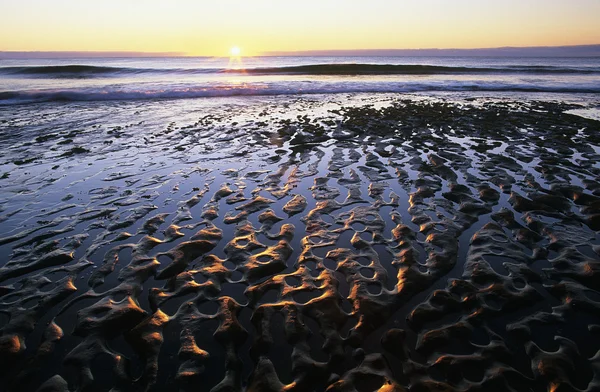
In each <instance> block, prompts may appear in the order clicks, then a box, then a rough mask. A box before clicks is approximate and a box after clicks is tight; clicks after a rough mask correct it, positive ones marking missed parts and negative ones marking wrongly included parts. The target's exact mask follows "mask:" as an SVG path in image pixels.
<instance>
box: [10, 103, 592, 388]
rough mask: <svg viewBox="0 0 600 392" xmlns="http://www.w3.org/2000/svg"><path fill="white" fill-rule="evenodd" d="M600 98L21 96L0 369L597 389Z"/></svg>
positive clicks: (212, 381) (139, 382) (69, 375)
mask: <svg viewBox="0 0 600 392" xmlns="http://www.w3.org/2000/svg"><path fill="white" fill-rule="evenodd" d="M598 107H600V99H598V98H597V96H596V98H590V99H586V100H585V102H567V101H562V100H560V99H554V98H553V99H550V98H547V97H542V98H539V97H536V96H535V95H533V94H532V95H531V96H530V97H528V98H520V99H516V98H514V97H510V96H508V97H494V98H492V97H490V96H485V95H481V96H468V97H467V96H462V97H461V96H456V95H455V96H452V97H448V96H444V95H443V94H438V95H437V96H425V95H419V94H335V95H307V96H285V97H238V98H235V97H233V98H232V97H228V98H213V99H210V100H207V99H196V100H193V99H192V100H147V101H129V102H117V101H114V102H113V101H106V102H77V103H42V104H35V105H16V106H11V107H0V141H1V142H2V154H1V157H0V389H1V390H6V391H36V390H38V391H109V390H110V391H167V390H169V391H170V390H181V391H214V392H217V391H218V392H222V391H253V392H271V391H273V392H274V391H284V390H285V391H307V392H308V391H311V392H312V391H330V392H334V391H340V392H342V391H344V392H345V391H353V392H354V391H358V392H366V391H382V392H383V391H385V392H390V391H411V392H419V391H548V390H551V391H596V390H600V235H599V232H600V119H599V117H598V109H597V108H598Z"/></svg>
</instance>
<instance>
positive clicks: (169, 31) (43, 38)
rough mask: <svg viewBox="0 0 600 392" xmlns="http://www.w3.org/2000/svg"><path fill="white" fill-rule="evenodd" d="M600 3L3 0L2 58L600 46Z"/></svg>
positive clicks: (507, 0)
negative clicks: (15, 54)
mask: <svg viewBox="0 0 600 392" xmlns="http://www.w3.org/2000/svg"><path fill="white" fill-rule="evenodd" d="M599 15H600V0H503V1H491V0H299V1H291V0H210V1H204V0H52V1H51V0H2V1H1V2H0V51H139V52H178V53H183V54H187V55H199V56H227V55H228V54H229V51H230V49H231V48H232V47H236V46H237V47H239V48H240V49H241V51H242V55H258V54H261V53H265V52H272V51H304V50H336V49H337V50H339V49H395V48H397V49H418V48H489V47H500V46H558V45H585V44H600V17H599Z"/></svg>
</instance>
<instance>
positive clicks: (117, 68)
mask: <svg viewBox="0 0 600 392" xmlns="http://www.w3.org/2000/svg"><path fill="white" fill-rule="evenodd" d="M382 92H385V93H413V92H503V93H511V92H539V93H563V94H564V93H569V94H598V93H600V58H508V57H507V58H502V57H247V58H246V57H242V58H198V57H181V58H105V59H96V58H94V59H58V60H57V59H52V60H43V59H29V60H0V105H13V104H22V103H33V102H52V101H62V102H64V101H101V100H143V99H161V98H168V99H181V98H200V97H216V96H218V97H223V96H248V95H263V96H272V95H298V94H324V93H382Z"/></svg>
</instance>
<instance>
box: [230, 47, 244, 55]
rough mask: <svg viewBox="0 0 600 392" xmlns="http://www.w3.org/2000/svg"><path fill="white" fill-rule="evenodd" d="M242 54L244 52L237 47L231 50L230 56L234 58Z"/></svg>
mask: <svg viewBox="0 0 600 392" xmlns="http://www.w3.org/2000/svg"><path fill="white" fill-rule="evenodd" d="M241 53H242V51H241V50H240V48H239V47H237V46H234V47H232V48H231V49H229V54H231V55H232V56H234V57H238V56H239V55H240V54H241Z"/></svg>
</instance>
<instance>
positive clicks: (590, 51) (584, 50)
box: [0, 43, 600, 59]
mask: <svg viewBox="0 0 600 392" xmlns="http://www.w3.org/2000/svg"><path fill="white" fill-rule="evenodd" d="M523 51H534V52H536V53H531V52H530V53H526V52H523ZM560 51H566V52H569V53H564V54H565V55H571V56H574V57H577V55H580V56H582V57H596V56H600V43H598V44H584V45H556V46H499V47H488V48H418V49H406V48H405V49H314V50H297V51H283V50H274V51H266V52H261V53H259V54H257V55H254V56H251V55H248V56H245V57H292V56H298V57H302V56H314V57H326V56H340V57H349V56H360V55H370V56H394V55H395V56H408V55H416V54H421V55H424V54H425V55H431V56H452V55H457V54H460V53H462V54H471V55H479V56H486V55H490V56H492V55H494V54H496V55H498V54H501V55H504V56H506V55H507V54H508V55H510V54H513V55H520V56H527V55H529V56H536V55H537V56H542V57H543V55H544V54H554V55H558V54H560V53H556V52H560ZM540 52H541V53H540ZM544 52H546V53H544ZM549 52H554V53H549ZM11 56H15V57H11ZM41 56H47V57H41ZM75 57H82V58H85V57H92V58H94V57H132V58H143V57H205V58H210V57H229V56H227V55H223V56H214V55H194V54H190V53H188V52H137V51H85V50H84V51H81V50H72V51H46V50H30V51H2V50H0V59H27V58H32V59H33V58H39V59H42V58H75Z"/></svg>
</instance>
